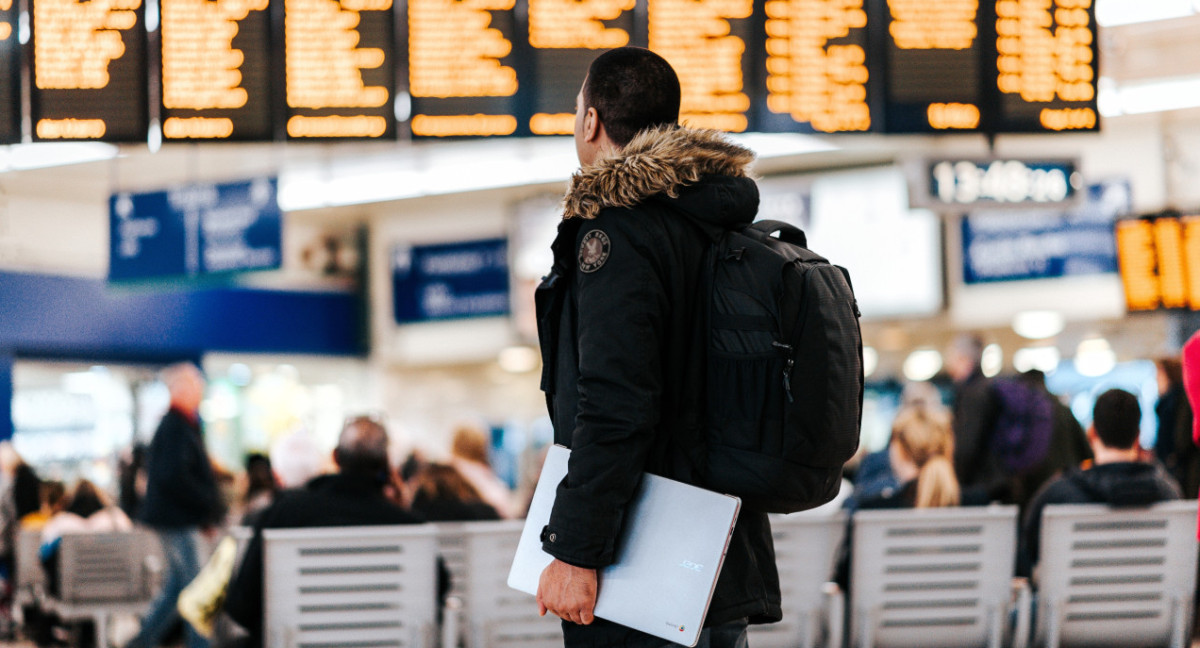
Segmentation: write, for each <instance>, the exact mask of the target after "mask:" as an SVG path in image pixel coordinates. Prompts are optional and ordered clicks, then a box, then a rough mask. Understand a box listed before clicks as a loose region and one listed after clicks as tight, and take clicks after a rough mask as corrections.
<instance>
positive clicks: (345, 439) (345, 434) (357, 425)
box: [334, 416, 389, 484]
mask: <svg viewBox="0 0 1200 648" xmlns="http://www.w3.org/2000/svg"><path fill="white" fill-rule="evenodd" d="M334 453H335V455H336V458H337V464H338V471H339V472H341V473H342V474H349V475H355V476H358V477H362V478H366V479H369V480H374V481H378V482H379V483H380V484H383V483H386V482H387V479H388V469H389V465H388V434H387V430H386V429H385V428H384V427H383V425H381V424H380V423H379V422H378V421H375V420H372V419H371V418H369V417H366V416H356V417H354V418H351V419H350V420H348V421H346V425H345V426H344V427H343V428H342V434H341V436H340V437H338V444H337V448H335V449H334Z"/></svg>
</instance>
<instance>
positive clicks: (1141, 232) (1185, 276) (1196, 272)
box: [1116, 212, 1200, 311]
mask: <svg viewBox="0 0 1200 648" xmlns="http://www.w3.org/2000/svg"><path fill="white" fill-rule="evenodd" d="M1116 236H1117V258H1118V260H1119V263H1120V269H1121V280H1122V283H1123V284H1124V286H1125V303H1126V306H1127V308H1128V309H1129V310H1130V311H1147V310H1157V309H1162V308H1166V309H1188V310H1200V215H1190V216H1186V215H1185V216H1181V215H1179V214H1178V213H1173V212H1168V213H1164V214H1158V215H1152V216H1147V217H1142V218H1139V219H1136V220H1123V221H1118V223H1117V228H1116Z"/></svg>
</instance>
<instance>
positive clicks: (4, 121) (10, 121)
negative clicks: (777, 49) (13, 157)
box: [0, 0, 21, 144]
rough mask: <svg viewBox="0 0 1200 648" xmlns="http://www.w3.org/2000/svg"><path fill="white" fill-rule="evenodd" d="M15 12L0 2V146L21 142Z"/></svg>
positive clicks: (4, 1) (7, 2) (6, 2)
mask: <svg viewBox="0 0 1200 648" xmlns="http://www.w3.org/2000/svg"><path fill="white" fill-rule="evenodd" d="M18 14H19V11H18V8H17V6H16V2H14V0H0V144H12V143H13V142H19V141H21V56H20V46H19V45H18V43H17V24H18V23H17V20H18Z"/></svg>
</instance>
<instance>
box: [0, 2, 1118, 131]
mask: <svg viewBox="0 0 1200 648" xmlns="http://www.w3.org/2000/svg"><path fill="white" fill-rule="evenodd" d="M146 1H147V0H83V1H81V0H26V2H27V3H28V4H29V7H30V15H31V21H30V26H31V29H32V35H31V39H30V41H29V43H30V44H29V45H28V46H27V47H28V55H27V56H17V55H16V48H17V47H18V46H17V45H16V40H15V39H16V36H15V35H14V30H15V29H16V25H17V14H18V7H17V4H16V3H18V2H19V0H0V142H11V141H17V140H19V137H20V133H19V131H20V130H21V128H23V127H24V124H25V123H27V122H24V121H23V119H24V118H25V117H26V115H21V114H20V98H21V97H20V94H21V93H20V92H19V88H20V83H21V80H22V79H26V78H28V79H30V80H31V82H32V83H31V86H32V96H31V101H30V102H29V103H30V107H31V110H32V115H28V117H30V118H31V119H30V120H29V122H28V123H31V124H32V129H33V133H32V136H33V137H34V139H36V140H39V141H42V140H62V139H98V140H107V141H114V142H125V141H129V142H143V141H146V136H147V132H148V126H149V120H150V118H151V116H152V115H153V116H155V117H156V118H157V119H158V121H159V122H161V125H162V135H163V138H164V139H165V140H175V141H182V140H203V141H214V140H248V141H263V140H283V139H375V138H385V139H391V138H396V137H402V138H405V139H409V138H414V137H415V138H444V137H495V136H530V135H567V134H570V133H571V132H572V131H573V127H574V112H575V111H574V108H575V106H574V103H575V96H576V94H577V93H578V91H579V88H580V85H581V83H582V82H583V79H584V77H585V76H586V74H587V69H588V67H589V65H590V64H591V62H592V60H594V59H595V57H596V56H597V55H598V54H599V53H600V52H602V51H605V50H608V49H611V48H614V47H620V46H623V45H635V46H639V47H649V48H650V49H652V50H654V51H656V52H658V53H659V54H661V55H662V56H663V57H664V58H666V59H667V60H668V61H669V62H670V63H671V64H672V65H673V66H674V67H675V69H676V71H677V72H678V74H679V78H680V86H681V90H682V106H681V121H682V122H683V123H684V124H687V125H690V126H695V127H706V128H714V129H719V130H724V131H731V132H742V131H758V132H805V133H855V132H859V133H862V132H865V133H882V134H886V133H929V134H936V133H957V132H973V133H982V134H986V135H989V136H994V135H998V134H1004V133H1010V132H1013V133H1053V132H1059V131H1077V130H1083V131H1087V130H1098V129H1099V116H1098V112H1097V108H1096V85H1097V72H1098V67H1097V51H1098V43H1097V38H1096V30H1097V26H1096V20H1095V6H1094V5H1095V2H1096V0H403V1H402V2H399V3H397V2H396V0H157V1H158V3H159V4H160V6H161V9H160V14H161V15H160V19H161V20H160V23H161V29H160V38H156V39H155V41H154V42H155V45H156V49H158V45H159V42H160V41H161V69H160V70H156V71H155V73H156V74H160V76H159V78H158V79H156V81H161V83H154V84H151V83H149V82H148V81H147V78H146V77H147V70H146V62H147V52H146V48H147V32H146V27H145V25H143V24H142V22H143V15H144V8H143V3H144V2H146ZM158 58H159V57H157V56H155V57H151V59H152V60H151V63H154V62H155V60H153V59H158ZM21 64H25V65H29V66H31V67H30V69H29V70H22V69H20V68H19V67H18V66H19V65H21ZM148 88H160V89H161V93H158V92H156V96H155V97H152V98H151V100H153V101H154V102H155V103H156V104H157V105H156V106H147V105H146V104H147V101H148V99H147V97H148V94H147V89H148ZM151 108H157V110H155V111H152V110H151ZM6 111H7V112H6ZM155 113H157V114H155Z"/></svg>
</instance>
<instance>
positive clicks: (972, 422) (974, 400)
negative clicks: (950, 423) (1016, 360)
mask: <svg viewBox="0 0 1200 648" xmlns="http://www.w3.org/2000/svg"><path fill="white" fill-rule="evenodd" d="M982 358H983V340H982V339H980V338H979V337H978V336H976V335H970V334H962V335H959V336H958V337H956V338H955V339H954V343H953V344H952V345H951V347H950V350H949V353H948V354H947V361H946V370H947V373H949V374H950V378H951V379H953V380H954V405H953V408H954V472H955V474H957V475H958V481H959V484H960V485H961V486H962V488H963V497H964V499H968V500H972V501H977V500H984V501H987V500H1004V501H1007V500H1009V499H1010V493H1009V492H1008V484H1007V478H1006V476H1005V474H1004V471H1003V470H1002V469H1001V467H1000V464H999V462H998V461H997V459H996V457H995V455H994V453H993V452H991V442H992V431H993V429H994V428H995V426H996V417H997V414H998V412H999V403H998V402H997V400H996V397H995V395H994V394H993V393H992V383H991V381H990V380H988V378H987V377H986V376H984V375H983V369H982V368H981V366H980V362H981V360H982Z"/></svg>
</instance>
